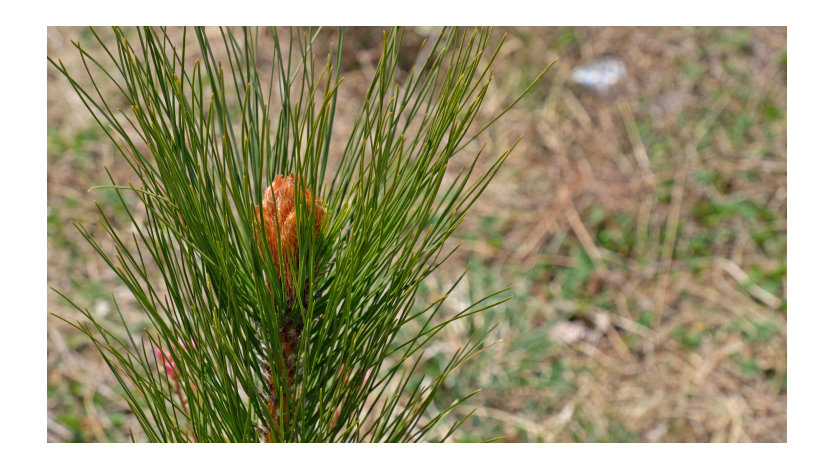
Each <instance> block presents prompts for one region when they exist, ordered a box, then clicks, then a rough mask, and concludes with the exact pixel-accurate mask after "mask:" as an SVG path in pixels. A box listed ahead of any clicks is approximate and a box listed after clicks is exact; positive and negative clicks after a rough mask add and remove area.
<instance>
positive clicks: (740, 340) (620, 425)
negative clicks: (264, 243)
mask: <svg viewBox="0 0 834 470" xmlns="http://www.w3.org/2000/svg"><path fill="white" fill-rule="evenodd" d="M503 33H507V35H508V36H507V39H506V43H505V46H504V48H503V50H502V52H501V54H500V55H499V57H498V59H497V61H496V65H495V83H494V84H493V87H492V89H491V91H490V95H489V100H488V102H487V103H486V104H485V106H484V110H483V112H484V115H485V116H489V115H490V114H494V113H496V112H498V111H500V110H501V109H502V108H503V107H504V106H506V105H507V104H508V103H510V102H511V101H512V100H513V99H514V97H515V96H517V95H518V93H519V92H521V91H522V90H523V89H524V88H525V87H526V85H527V84H528V83H529V82H530V81H531V80H532V79H533V78H535V77H536V76H537V75H538V73H539V72H540V71H541V70H542V69H543V68H544V67H545V66H546V65H547V64H548V63H550V62H551V61H552V60H553V59H555V58H557V57H558V58H559V61H558V62H557V64H556V65H555V66H554V68H553V69H551V70H550V71H549V72H548V73H547V74H546V75H545V76H544V77H543V78H542V81H541V83H540V84H539V85H538V86H537V88H535V89H534V91H533V92H532V93H531V95H529V96H528V97H527V98H526V99H525V100H523V101H522V102H520V103H519V105H518V106H517V107H516V108H514V109H513V110H512V111H511V112H509V113H508V114H506V115H505V116H504V117H503V118H502V119H501V120H499V121H498V122H497V123H496V124H495V125H494V127H492V128H491V130H490V131H489V132H487V133H486V135H485V136H484V139H483V142H484V143H486V144H487V145H488V146H487V150H488V151H492V152H493V153H494V154H498V153H500V152H501V151H502V150H503V149H504V148H506V147H508V146H509V145H510V144H511V143H512V142H514V141H515V139H516V138H517V137H518V136H519V135H520V134H524V137H523V139H522V141H521V143H520V144H519V145H518V147H517V148H516V150H515V151H514V153H513V155H512V156H511V158H510V159H509V160H508V162H507V163H506V165H505V166H504V168H503V169H502V171H500V172H499V173H498V176H497V177H496V178H495V180H494V181H493V183H492V184H491V186H489V187H488V188H487V190H486V192H485V193H484V194H483V196H482V197H481V199H480V200H479V201H478V202H477V203H476V204H475V205H474V206H473V207H472V209H471V210H470V212H469V214H468V215H467V219H466V220H465V222H464V223H463V225H462V226H461V228H460V229H459V231H458V232H457V233H456V235H455V240H453V242H457V241H460V242H462V245H461V248H460V249H459V250H458V252H457V253H456V254H455V255H454V256H453V257H452V258H451V259H450V260H449V262H448V263H447V265H446V266H445V267H444V268H443V269H442V270H440V271H438V272H436V273H434V274H433V275H432V277H431V278H430V279H429V282H427V284H426V286H424V289H423V290H422V291H421V295H422V296H424V298H425V299H434V298H436V297H437V295H438V294H439V293H442V292H443V291H445V288H444V287H445V286H448V285H449V283H450V282H451V280H453V279H454V278H456V277H457V274H458V273H460V271H461V270H462V269H463V268H464V267H466V266H469V271H468V273H467V275H466V276H465V278H464V281H463V282H462V283H461V285H460V286H459V287H458V289H456V290H455V291H454V293H453V295H452V298H451V300H452V302H450V303H451V306H452V307H454V306H464V307H465V306H466V305H467V304H468V303H469V302H471V301H472V300H474V299H478V298H480V297H482V296H483V295H485V294H487V293H489V292H492V291H496V290H499V289H502V288H504V287H506V286H509V285H512V286H513V289H512V293H513V295H514V298H513V299H512V300H510V301H509V302H507V303H505V304H502V305H500V306H499V307H497V308H495V309H493V310H491V311H488V312H487V313H485V314H483V315H481V316H479V317H476V318H474V319H472V320H471V322H472V323H471V324H460V325H457V326H453V327H451V328H448V329H447V330H446V331H445V332H444V333H443V334H442V335H441V339H442V341H439V342H438V343H437V344H435V346H433V347H432V348H431V349H430V351H429V354H428V355H427V357H429V358H431V357H436V358H437V359H438V360H440V359H442V358H443V357H446V355H450V354H452V353H453V352H454V350H455V349H456V348H457V347H458V346H459V345H460V343H461V341H462V339H465V335H466V334H467V332H468V331H469V330H470V328H471V327H474V326H479V325H483V324H489V323H498V327H497V328H496V330H495V331H494V332H493V333H492V337H491V338H490V341H488V343H494V345H493V346H492V347H490V348H489V349H488V350H487V351H485V352H484V353H482V354H480V355H478V356H477V357H475V358H473V359H472V360H471V361H470V362H468V363H467V364H466V365H465V366H464V367H461V369H460V370H459V371H457V372H456V373H455V374H453V375H452V376H451V377H450V379H449V382H448V384H447V386H446V388H445V389H444V390H443V393H444V394H446V395H447V396H448V397H458V396H464V395H466V394H468V393H469V392H471V391H472V390H476V389H481V392H480V393H479V394H477V395H476V396H475V397H473V398H472V399H471V401H469V402H467V404H466V405H464V406H462V407H460V409H458V410H457V411H456V412H457V413H461V414H462V413H467V412H469V411H471V409H472V407H476V408H477V411H476V412H475V414H474V415H473V416H472V417H471V418H470V419H469V420H468V421H467V422H466V423H465V424H464V425H463V426H462V427H461V428H460V429H459V430H458V431H457V432H456V434H455V435H454V437H453V440H456V441H485V440H491V439H498V440H499V441H503V442H599V441H615V442H634V441H637V442H745V441H753V442H784V441H785V440H786V423H787V379H786V377H787V361H786V356H787V332H786V317H787V303H786V290H785V286H786V279H787V260H786V245H787V223H786V220H787V204H786V198H787V144H786V140H787V137H786V134H787V117H786V79H787V78H786V77H787V52H786V51H787V39H786V30H785V28H584V27H583V28H569V27H559V28H556V27H554V28H510V29H506V28H497V29H496V31H495V35H496V37H500V35H501V34H503ZM328 34H329V33H328ZM380 34H381V31H380V29H379V28H349V29H348V30H347V34H346V41H345V54H344V60H343V68H342V75H343V76H344V77H345V82H344V84H343V87H342V89H341V91H340V93H339V106H340V108H339V112H340V113H344V116H346V117H349V116H352V115H353V113H355V109H356V108H357V107H358V106H359V105H360V104H361V102H362V100H363V99H364V89H363V83H364V82H363V80H365V79H366V78H367V74H368V71H369V70H372V67H373V66H374V60H375V57H378V50H377V49H376V44H377V43H378V38H379V35H380ZM431 34H432V33H431V30H430V29H409V30H408V31H407V35H406V41H405V42H404V53H403V55H404V60H403V62H404V64H405V63H408V62H410V61H411V60H413V59H409V54H412V55H415V56H416V54H417V45H418V44H419V43H420V41H422V40H423V39H424V38H425V37H430V35H431ZM328 37H329V36H328V35H327V34H325V35H323V40H324V41H325V42H326V41H327V40H328ZM71 39H72V40H76V39H80V40H82V41H83V42H85V43H86V44H87V45H88V46H90V45H91V42H90V41H91V36H90V35H89V34H88V33H85V32H84V31H83V30H81V29H72V28H70V29H66V28H50V29H49V31H48V51H47V54H48V55H49V56H50V57H57V58H61V59H62V60H63V61H64V62H65V63H66V64H67V66H68V68H70V70H74V71H76V72H77V73H79V74H80V73H83V65H82V64H81V62H80V60H78V58H77V54H76V53H74V49H73V46H72V44H71V43H70V40H71ZM603 57H607V58H613V59H618V60H620V61H622V63H623V64H624V65H625V76H624V77H623V78H622V80H621V81H620V82H619V83H618V84H616V85H615V86H613V87H612V88H611V89H609V90H608V91H607V92H605V93H598V92H595V91H593V90H590V89H587V88H584V87H583V86H582V85H580V84H578V83H575V82H574V81H573V80H572V72H573V71H574V70H575V69H576V68H577V67H580V66H582V65H583V64H587V63H588V62H589V61H591V60H593V59H598V58H603ZM47 73H48V109H47V113H48V127H47V139H48V155H47V158H48V207H47V210H48V215H47V217H48V239H49V245H48V260H49V265H48V282H49V285H50V286H54V287H55V288H57V289H59V290H61V291H64V292H66V293H68V294H71V296H72V297H73V298H74V299H77V300H78V302H79V303H80V304H82V305H87V306H89V307H90V309H91V310H92V311H94V312H96V314H97V315H98V316H100V317H101V318H102V319H103V321H104V322H105V324H112V325H116V322H117V321H118V319H117V317H116V315H115V310H114V303H113V299H114V298H115V300H116V301H117V302H118V305H119V307H120V308H122V310H123V311H124V312H125V313H126V316H127V318H128V319H129V321H131V322H133V324H135V325H136V327H137V328H142V327H144V326H146V324H144V323H143V322H142V319H141V316H139V315H138V313H137V312H136V311H135V309H132V302H131V296H130V293H129V292H128V291H127V290H126V289H125V288H124V287H121V286H120V285H119V284H118V282H117V280H116V276H115V275H114V274H113V273H111V272H110V271H109V270H108V268H107V267H106V265H104V264H103V263H102V262H101V261H100V260H99V259H98V258H97V255H96V254H95V253H94V252H93V251H92V249H91V248H90V247H89V246H87V245H86V242H85V241H84V240H83V238H82V237H81V236H80V235H79V234H78V233H77V232H76V231H75V229H74V228H73V227H72V225H71V223H70V222H71V221H72V220H74V219H79V220H81V221H82V223H84V224H85V226H87V227H89V228H90V229H91V230H92V232H93V234H94V235H98V236H102V235H103V233H102V231H101V230H100V229H96V228H95V225H94V223H95V219H96V210H95V204H94V199H95V198H98V199H99V202H101V203H102V204H103V205H107V204H108V203H111V204H112V203H113V202H114V201H112V200H109V199H108V197H110V196H108V195H107V193H106V192H96V193H88V192H87V189H88V188H90V187H91V186H94V185H96V184H101V183H103V182H104V181H105V179H106V173H105V172H104V169H103V167H104V166H107V167H108V168H110V170H111V172H113V174H114V177H115V178H116V180H117V181H118V180H119V177H120V176H121V177H124V178H129V168H126V165H124V163H123V162H121V161H120V160H119V157H118V156H117V154H115V152H114V150H113V148H112V147H111V144H110V143H109V141H106V140H104V139H103V137H104V136H103V134H102V133H101V131H100V130H99V129H98V128H97V127H96V125H95V123H94V122H93V121H92V120H91V118H90V117H89V114H88V112H87V110H86V109H85V108H84V106H83V104H82V103H81V101H80V100H79V99H78V98H77V97H76V96H75V95H74V92H73V90H72V89H71V87H70V86H69V85H68V84H67V83H66V82H65V81H64V80H62V79H61V78H60V77H59V76H58V74H57V73H56V72H55V71H54V70H52V69H51V68H49V69H48V72H47ZM335 139H336V141H338V139H339V129H338V128H337V129H336V136H335ZM334 146H335V147H338V146H337V145H334ZM451 170H452V171H453V170H454V169H451ZM113 218H114V221H115V222H116V223H119V222H121V223H124V222H125V221H126V217H125V215H124V214H119V213H115V214H113ZM47 296H48V306H49V311H50V312H55V313H58V314H60V315H62V316H66V317H67V318H70V319H77V318H79V315H78V314H77V313H75V312H74V311H73V309H72V308H71V307H70V306H69V305H68V304H66V303H65V302H64V301H62V300H61V299H60V297H58V296H57V295H56V294H54V293H53V292H52V291H51V290H47ZM47 322H48V331H47V338H48V363H47V377H48V402H47V407H48V421H47V439H48V440H49V441H56V442H65V441H99V442H107V441H126V440H129V432H130V430H131V429H132V430H133V432H134V433H135V434H137V440H142V437H141V435H138V434H141V431H140V428H139V426H138V425H137V423H136V422H135V420H134V419H133V417H132V415H131V413H130V410H129V408H128V407H127V404H126V403H125V402H124V401H123V400H122V399H121V398H120V397H119V394H118V389H117V388H116V387H115V380H114V379H113V377H112V376H111V373H110V371H109V370H108V369H107V367H106V366H105V364H104V363H103V361H102V360H101V359H100V357H99V356H98V353H97V352H96V350H95V348H94V347H92V345H90V344H89V343H88V342H87V341H86V340H85V337H84V336H83V335H81V334H80V333H78V332H77V331H75V330H73V329H72V328H71V327H69V326H67V325H66V324H64V323H62V322H61V321H60V320H58V319H56V318H54V317H52V316H49V318H48V321H47ZM108 322H109V323H108ZM427 372H429V373H430V372H431V370H427ZM441 428H442V427H441ZM438 432H439V433H442V432H443V429H440V430H439V431H438Z"/></svg>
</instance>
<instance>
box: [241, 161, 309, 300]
mask: <svg viewBox="0 0 834 470" xmlns="http://www.w3.org/2000/svg"><path fill="white" fill-rule="evenodd" d="M298 187H299V189H303V190H304V199H305V200H306V204H307V206H306V208H307V210H311V207H312V211H313V220H314V224H315V235H318V234H319V231H320V230H321V224H322V222H323V221H324V215H325V207H324V203H323V202H322V201H321V200H320V199H319V198H318V197H315V200H314V197H313V195H312V193H310V190H309V189H307V188H306V187H305V186H304V183H303V181H299V182H298ZM295 188H296V181H295V176H294V175H293V174H292V173H290V174H289V175H287V176H282V175H278V176H276V177H275V179H274V180H273V181H272V184H271V185H270V186H269V187H268V188H266V190H265V191H264V197H263V201H262V202H261V205H260V206H255V222H256V224H257V226H256V227H257V230H260V227H261V226H263V228H264V230H265V232H266V241H267V244H268V245H269V252H270V254H271V255H272V262H273V264H274V266H275V272H276V273H277V274H278V277H279V278H280V279H281V284H282V286H283V289H284V293H285V294H286V296H287V301H288V303H290V302H292V301H293V300H294V299H295V288H294V286H293V282H292V272H293V267H294V268H295V270H296V271H297V270H298V235H297V230H296V221H297V215H296V207H295ZM261 207H263V222H262V220H261ZM302 209H303V208H302ZM256 239H257V240H258V247H259V248H260V249H261V250H262V249H263V247H262V245H261V239H260V234H259V233H256ZM279 240H280V244H279ZM279 245H280V247H279Z"/></svg>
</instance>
